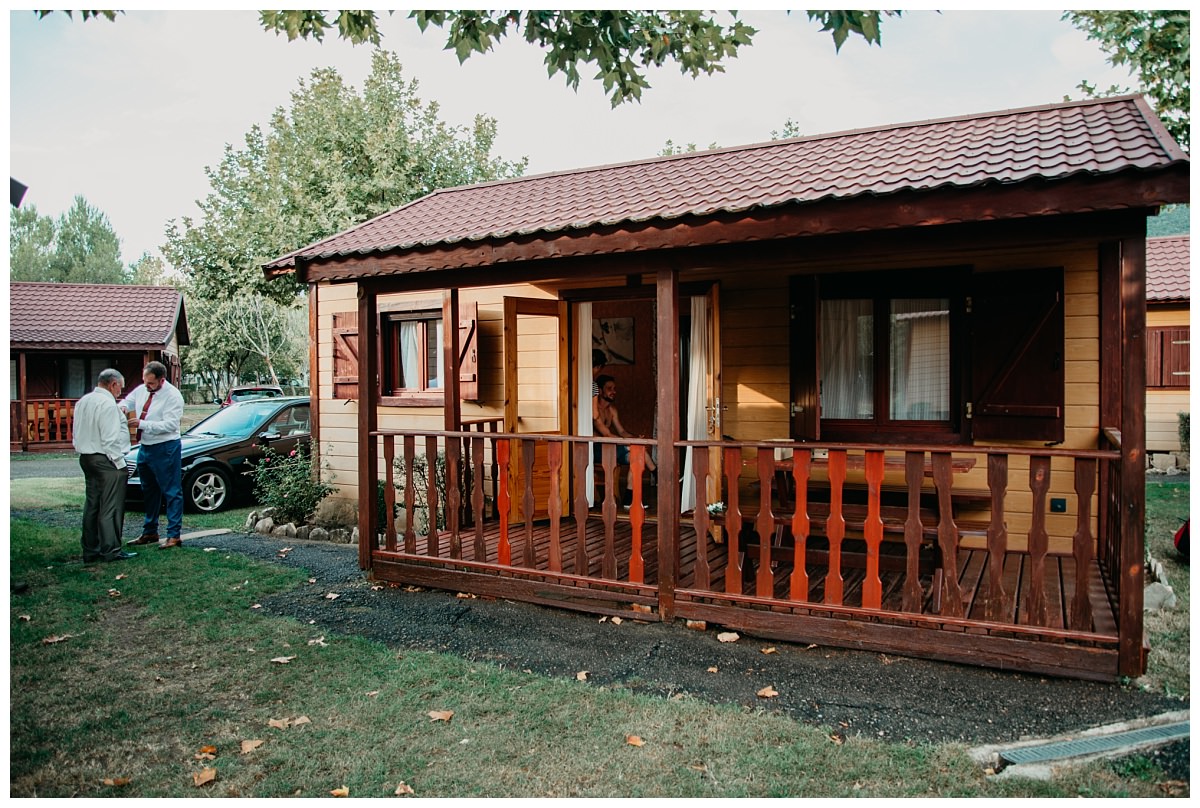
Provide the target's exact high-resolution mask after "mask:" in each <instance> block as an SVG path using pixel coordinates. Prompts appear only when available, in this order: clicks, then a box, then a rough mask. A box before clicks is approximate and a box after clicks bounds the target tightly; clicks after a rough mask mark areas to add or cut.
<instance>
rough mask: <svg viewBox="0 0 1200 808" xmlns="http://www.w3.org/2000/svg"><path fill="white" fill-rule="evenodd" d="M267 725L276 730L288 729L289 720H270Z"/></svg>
mask: <svg viewBox="0 0 1200 808" xmlns="http://www.w3.org/2000/svg"><path fill="white" fill-rule="evenodd" d="M267 725H268V726H272V727H274V728H275V729H287V728H288V720H287V719H286V718H268V719H267Z"/></svg>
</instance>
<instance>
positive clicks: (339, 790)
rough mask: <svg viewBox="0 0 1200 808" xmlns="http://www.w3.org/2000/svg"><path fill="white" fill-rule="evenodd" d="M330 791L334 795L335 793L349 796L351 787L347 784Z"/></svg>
mask: <svg viewBox="0 0 1200 808" xmlns="http://www.w3.org/2000/svg"><path fill="white" fill-rule="evenodd" d="M329 793H330V794H332V795H333V796H335V797H349V796H350V789H349V787H347V786H342V787H341V788H335V789H333V790H332V791H330V792H329Z"/></svg>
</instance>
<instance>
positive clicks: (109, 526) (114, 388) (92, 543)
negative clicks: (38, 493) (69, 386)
mask: <svg viewBox="0 0 1200 808" xmlns="http://www.w3.org/2000/svg"><path fill="white" fill-rule="evenodd" d="M124 387H125V378H124V377H123V376H122V375H121V374H120V372H118V371H116V370H113V369H112V368H108V369H106V370H102V371H100V376H99V377H98V378H97V380H96V389H95V390H93V391H92V392H90V393H88V394H87V395H85V396H84V397H83V398H81V399H79V401H78V402H76V404H75V414H74V427H73V432H74V438H73V439H72V442H73V443H74V446H75V451H77V452H79V466H80V468H82V469H83V479H84V499H83V532H82V534H81V535H80V542H81V543H82V544H83V562H84V563H85V564H90V563H92V562H94V561H119V560H121V559H126V558H133V557H134V556H135V555H137V553H130V552H126V551H124V550H122V549H121V531H122V530H123V529H124V527H125V482H126V480H125V478H126V471H125V453H126V452H128V451H129V428H128V426H127V425H126V422H125V416H124V414H122V412H121V410H120V408H118V407H117V396H119V395H120V394H121V390H122V389H124Z"/></svg>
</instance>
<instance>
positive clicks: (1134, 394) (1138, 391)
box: [1117, 236, 1146, 677]
mask: <svg viewBox="0 0 1200 808" xmlns="http://www.w3.org/2000/svg"><path fill="white" fill-rule="evenodd" d="M1120 266H1121V333H1122V348H1123V350H1122V351H1121V356H1122V358H1123V359H1124V363H1125V365H1124V368H1123V369H1122V371H1123V372H1122V374H1121V376H1122V378H1123V379H1124V384H1123V385H1122V387H1121V491H1120V494H1119V496H1120V503H1121V519H1120V527H1119V530H1120V532H1121V557H1120V559H1119V562H1120V565H1121V566H1120V570H1121V572H1120V584H1119V589H1120V601H1119V602H1120V615H1119V616H1118V629H1117V633H1118V642H1117V647H1118V650H1117V654H1118V663H1117V665H1118V673H1120V674H1121V675H1122V676H1131V677H1136V676H1141V675H1142V673H1143V665H1142V663H1143V661H1144V660H1143V656H1142V645H1143V638H1142V631H1143V614H1142V608H1143V598H1144V595H1145V593H1144V591H1143V587H1144V586H1145V584H1146V580H1145V579H1146V573H1145V525H1146V384H1145V380H1146V238H1145V236H1134V237H1131V238H1127V239H1124V240H1123V241H1122V242H1121V264H1120Z"/></svg>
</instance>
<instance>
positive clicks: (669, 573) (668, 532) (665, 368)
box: [606, 268, 680, 620]
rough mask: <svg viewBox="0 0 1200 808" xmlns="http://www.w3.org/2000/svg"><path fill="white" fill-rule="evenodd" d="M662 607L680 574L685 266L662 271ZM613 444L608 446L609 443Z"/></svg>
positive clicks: (667, 608)
mask: <svg viewBox="0 0 1200 808" xmlns="http://www.w3.org/2000/svg"><path fill="white" fill-rule="evenodd" d="M657 286H658V302H657V308H658V347H657V355H658V371H657V373H658V423H657V427H656V428H657V434H656V435H655V437H656V438H657V440H658V447H657V448H658V479H659V481H660V484H659V486H658V610H659V613H660V614H661V615H662V616H663V619H664V620H669V619H671V617H672V616H673V615H674V613H675V584H676V580H677V578H678V575H679V570H678V567H677V561H678V556H679V508H678V506H677V504H676V486H675V484H674V483H675V481H676V480H678V479H679V472H680V469H679V462H678V455H677V454H676V452H675V441H677V440H679V438H680V435H679V271H678V270H677V269H675V268H664V269H660V270H659V271H658V278H657ZM606 448H607V447H606Z"/></svg>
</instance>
